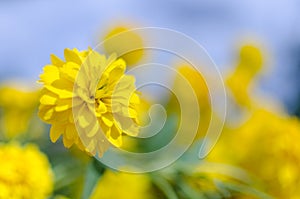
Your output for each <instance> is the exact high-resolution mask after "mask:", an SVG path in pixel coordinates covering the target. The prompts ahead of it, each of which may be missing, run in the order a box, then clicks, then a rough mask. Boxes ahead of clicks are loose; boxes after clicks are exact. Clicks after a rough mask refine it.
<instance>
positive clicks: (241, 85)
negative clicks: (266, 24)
mask: <svg viewBox="0 0 300 199" xmlns="http://www.w3.org/2000/svg"><path fill="white" fill-rule="evenodd" d="M262 66H263V56H262V52H261V50H260V49H259V48H257V47H255V46H253V45H244V46H242V47H241V49H240V56H239V60H238V64H237V66H236V68H235V70H234V72H233V73H232V74H231V75H230V76H229V77H228V78H227V80H226V84H227V86H228V87H229V89H230V91H231V93H232V95H233V97H234V98H235V100H236V102H237V103H238V104H239V105H242V106H246V107H249V106H251V99H250V96H249V93H248V89H249V86H250V84H251V83H252V81H253V78H254V77H255V76H256V75H257V73H258V72H259V71H260V70H261V68H262Z"/></svg>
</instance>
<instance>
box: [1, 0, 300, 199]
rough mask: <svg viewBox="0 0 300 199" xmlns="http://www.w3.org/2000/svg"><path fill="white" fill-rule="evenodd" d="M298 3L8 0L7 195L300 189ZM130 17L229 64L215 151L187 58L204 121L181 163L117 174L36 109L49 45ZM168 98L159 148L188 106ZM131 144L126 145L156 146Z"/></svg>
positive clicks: (223, 66) (88, 36) (87, 40)
mask: <svg viewBox="0 0 300 199" xmlns="http://www.w3.org/2000/svg"><path fill="white" fill-rule="evenodd" d="M299 7H300V2H299V1H297V0H287V1H271V0H266V1H259V0H246V1H233V0H223V1H221V0H211V1H202V0H186V1H183V0H181V1H180V0H165V1H158V0H157V1H136V0H128V1H116V0H110V1H95V0H85V1H83V0H75V1H71V0H64V1H58V0H52V1H49V0H45V1H38V0H24V1H20V0H11V1H7V0H3V1H0V44H1V48H0V85H1V86H0V94H1V96H0V117H1V118H0V119H1V120H0V121H1V126H0V127H1V128H0V131H1V132H0V141H1V144H0V158H1V159H0V162H1V161H2V162H1V164H0V199H2V198H3V199H4V198H5V199H6V198H14V199H18V198H36V199H43V198H51V199H52V198H55V199H65V198H72V199H73V198H84V199H88V198H95V199H97V198H98V199H99V198H100V199H101V198H102V199H104V198H121V197H122V198H137V199H138V198H152V199H153V198H174V199H176V198H208V199H209V198H232V199H235V198H241V199H242V198H290V199H299V198H300V196H299V195H300V192H299V190H298V187H299V186H300V153H299V152H300V147H298V142H299V141H300V140H299V138H300V121H299V118H298V117H299V116H300V80H299V75H300V26H299V24H300V13H299ZM120 26H121V27H126V28H142V27H162V28H170V29H173V30H176V31H179V32H182V33H184V34H186V35H187V36H189V37H191V38H193V39H194V40H196V41H197V42H198V43H199V44H200V45H202V46H203V48H204V49H205V50H206V51H207V53H208V54H209V55H210V57H211V59H212V60H213V61H214V62H215V64H216V66H217V67H218V68H219V70H220V72H221V74H222V76H223V78H224V82H225V85H226V90H227V91H228V118H227V120H226V123H225V126H224V130H223V131H224V132H222V136H221V138H220V140H219V142H218V144H217V145H216V147H215V149H214V151H213V152H212V153H211V154H210V155H209V156H208V157H207V158H206V159H205V160H199V159H197V154H196V153H197V150H198V149H199V145H200V144H201V139H202V138H203V134H204V133H205V130H206V128H207V122H208V121H209V118H210V116H211V115H215V113H211V109H210V103H209V102H208V101H207V97H208V94H207V88H206V86H205V83H204V82H203V79H202V78H203V77H201V75H199V74H198V73H197V72H195V71H193V70H191V68H190V67H189V66H186V65H185V66H180V67H178V68H179V69H178V71H179V73H180V74H182V75H183V76H184V77H186V78H187V79H189V81H190V84H191V86H192V87H193V89H194V90H195V93H196V95H197V99H198V100H199V108H200V109H201V114H203V115H204V117H203V118H204V121H201V125H200V130H199V132H198V137H197V139H196V140H195V143H194V144H193V146H192V147H191V149H190V150H189V151H188V152H187V155H184V156H183V157H182V158H181V159H180V160H179V161H178V163H176V164H174V165H172V166H171V167H169V168H167V169H165V170H163V171H159V172H158V173H155V172H154V173H150V174H143V175H133V174H127V173H121V172H115V171H112V170H110V169H109V168H106V167H105V166H104V165H102V164H101V163H99V162H98V161H97V160H96V159H94V158H92V157H90V156H88V155H87V154H85V153H83V152H81V151H79V150H78V149H77V148H76V147H73V148H71V149H70V150H68V149H65V148H64V146H63V143H62V141H61V140H59V141H58V142H57V143H51V142H50V139H49V129H50V126H49V125H46V124H44V123H42V122H41V120H40V119H39V118H38V116H37V112H38V104H39V100H40V95H41V94H40V93H39V91H38V89H39V88H40V87H41V84H37V83H36V82H37V81H38V80H39V75H40V74H41V73H42V72H43V67H44V66H45V65H46V64H48V63H49V62H50V60H49V57H50V54H55V55H57V56H58V57H61V58H63V57H64V49H65V48H70V49H73V48H77V49H79V50H85V49H87V47H89V46H90V47H94V46H95V45H96V44H97V43H98V42H99V41H101V40H103V38H105V36H106V35H107V33H109V32H110V31H111V30H112V29H114V28H115V27H120ZM141 37H142V36H141ZM155 75H157V74H155ZM173 80H174V82H172V83H173V84H174V85H173V86H179V87H180V82H176V81H177V80H176V77H175V79H173ZM158 90H159V89H158ZM158 90H157V92H159V91H158ZM250 90H251V91H250ZM154 92H155V90H154ZM187 100H188V99H187ZM143 103H145V104H143V106H145V107H147V108H149V104H150V102H148V101H145V102H143ZM148 103H149V104H148ZM164 103H165V104H164V105H165V107H166V109H167V113H168V116H171V117H170V119H168V120H167V123H166V127H165V128H164V129H163V130H162V133H165V135H166V136H164V134H163V135H162V137H156V138H154V139H153V141H154V142H155V143H156V144H157V145H158V146H159V147H161V145H164V144H165V142H164V141H166V140H164V139H165V138H166V139H167V138H168V139H169V137H168V136H172V133H171V135H170V132H173V131H174V128H176V117H177V116H178V104H177V102H176V100H175V99H174V98H173V97H172V96H169V98H167V99H165V100H164ZM145 107H142V108H145ZM202 111H203V112H202ZM174 118H175V119H174ZM177 119H178V118H177ZM168 133H169V134H168ZM160 141H161V142H160ZM131 142H132V143H131ZM129 143H131V144H132V145H133V146H131V145H130V144H129V146H125V148H126V147H128V148H131V149H132V148H135V147H136V148H137V149H140V150H142V151H148V150H150V149H153V147H154V148H155V147H157V146H148V145H147V144H146V143H143V142H142V143H139V144H136V143H134V141H129ZM136 145H137V146H136ZM147 147H149V148H147ZM151 147H152V148H151ZM24 154H25V155H24ZM195 157H196V159H195ZM24 162H28V164H24ZM4 163H5V164H4ZM1 165H2V167H1ZM32 168H35V170H33V169H32ZM19 171H22V172H19ZM19 179H21V180H20V181H18V180H19ZM24 179H26V180H24ZM23 181H24V182H25V184H22V183H23ZM7 182H9V183H7ZM21 182H22V183H21ZM12 185H13V186H12ZM116 187H117V188H116ZM35 190H40V191H39V192H35ZM8 196H9V197H8Z"/></svg>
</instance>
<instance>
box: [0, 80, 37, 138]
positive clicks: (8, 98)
mask: <svg viewBox="0 0 300 199" xmlns="http://www.w3.org/2000/svg"><path fill="white" fill-rule="evenodd" d="M38 100H39V91H31V92H29V91H28V92H27V91H22V90H18V89H16V88H13V87H7V86H5V87H1V88H0V109H2V110H3V114H2V118H1V123H2V124H1V126H2V127H3V129H1V130H2V131H3V132H4V134H5V136H6V137H7V138H13V137H15V136H18V135H21V134H22V133H24V132H26V130H27V128H28V126H29V123H30V119H31V118H32V116H33V113H34V110H35V108H37V106H38ZM16 121H17V122H18V123H17V125H16Z"/></svg>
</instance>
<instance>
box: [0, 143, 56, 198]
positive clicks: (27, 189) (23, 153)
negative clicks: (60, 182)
mask: <svg viewBox="0 0 300 199" xmlns="http://www.w3.org/2000/svg"><path fill="white" fill-rule="evenodd" d="M0 160H1V164H0V199H8V198H9V199H20V198H22V199H46V198H48V196H49V195H50V194H51V192H52V189H53V174H52V171H51V167H50V164H49V162H48V159H47V157H46V156H45V155H44V154H43V153H42V152H40V151H39V149H38V148H37V147H36V146H35V145H32V144H31V145H26V146H25V147H21V146H20V145H19V144H17V143H9V144H1V145H0Z"/></svg>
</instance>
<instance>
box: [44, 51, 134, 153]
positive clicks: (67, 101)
mask: <svg viewBox="0 0 300 199" xmlns="http://www.w3.org/2000/svg"><path fill="white" fill-rule="evenodd" d="M64 57H65V60H61V59H59V58H58V57H56V56H54V55H52V56H51V64H50V65H47V66H45V67H44V73H43V74H41V75H40V82H42V83H43V84H44V88H43V91H42V96H41V99H40V103H41V104H40V107H39V116H40V118H42V119H43V120H44V121H45V122H47V123H50V124H51V125H52V126H51V130H50V138H51V140H52V142H55V141H57V139H58V138H59V137H60V136H61V135H63V143H64V145H65V147H67V148H69V147H71V146H72V145H73V144H76V145H77V146H78V147H79V148H80V149H82V150H85V151H87V152H88V153H91V154H93V155H95V154H96V153H98V155H99V156H102V154H103V152H104V151H105V150H106V149H107V148H108V146H109V143H112V144H113V145H114V146H117V147H120V146H121V145H122V135H123V134H127V135H131V136H136V135H137V134H138V131H139V128H138V119H137V118H138V117H137V111H136V108H137V107H138V104H139V96H138V95H137V94H136V92H135V90H136V88H135V85H134V82H135V79H134V77H132V76H129V75H126V74H125V70H126V64H125V62H124V61H123V60H122V59H116V56H115V55H112V56H110V57H109V58H106V57H105V56H104V55H101V54H99V53H98V52H96V51H93V50H91V49H89V50H86V51H81V52H80V51H78V50H77V49H73V50H70V49H65V52H64Z"/></svg>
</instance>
